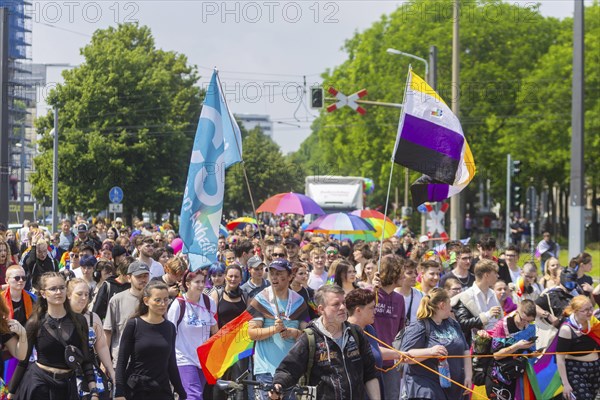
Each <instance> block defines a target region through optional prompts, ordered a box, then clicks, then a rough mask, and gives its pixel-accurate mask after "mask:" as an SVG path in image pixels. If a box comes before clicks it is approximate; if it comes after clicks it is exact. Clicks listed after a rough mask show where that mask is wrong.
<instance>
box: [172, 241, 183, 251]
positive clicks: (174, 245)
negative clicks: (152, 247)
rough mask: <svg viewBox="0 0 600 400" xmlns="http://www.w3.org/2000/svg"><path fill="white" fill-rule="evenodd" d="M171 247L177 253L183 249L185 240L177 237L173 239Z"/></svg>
mask: <svg viewBox="0 0 600 400" xmlns="http://www.w3.org/2000/svg"><path fill="white" fill-rule="evenodd" d="M171 247H172V248H173V252H174V253H175V254H177V253H179V252H180V251H181V249H183V240H181V238H175V239H173V240H172V241H171Z"/></svg>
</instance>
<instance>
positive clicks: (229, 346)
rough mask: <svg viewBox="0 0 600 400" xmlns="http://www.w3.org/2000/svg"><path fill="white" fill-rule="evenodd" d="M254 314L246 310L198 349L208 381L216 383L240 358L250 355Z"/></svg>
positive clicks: (252, 344)
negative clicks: (251, 322)
mask: <svg viewBox="0 0 600 400" xmlns="http://www.w3.org/2000/svg"><path fill="white" fill-rule="evenodd" d="M251 319H252V315H250V313H249V312H248V311H244V312H243V313H242V314H240V316H238V317H237V318H235V319H234V320H232V321H230V322H229V323H227V324H226V325H225V326H223V327H222V328H221V329H219V331H218V332H217V333H216V334H215V335H214V336H212V337H211V338H210V339H208V340H207V341H206V342H204V343H203V344H202V345H200V347H198V348H197V349H196V351H197V353H198V359H199V360H200V365H201V366H202V372H203V373H204V377H205V378H206V382H208V383H209V384H211V385H214V384H215V383H216V382H217V379H219V378H220V377H222V376H223V374H224V373H225V371H227V369H228V368H229V367H231V366H232V365H233V364H235V363H236V362H238V361H239V360H241V359H243V358H246V357H250V356H251V355H252V353H253V351H254V341H253V340H251V339H250V336H249V335H248V322H250V320H251Z"/></svg>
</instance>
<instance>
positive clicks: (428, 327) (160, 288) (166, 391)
mask: <svg viewBox="0 0 600 400" xmlns="http://www.w3.org/2000/svg"><path fill="white" fill-rule="evenodd" d="M269 222H270V223H269V224H268V226H267V229H265V230H263V231H260V232H259V231H257V230H256V229H255V227H254V226H253V225H251V224H248V225H246V226H245V227H244V228H243V229H238V230H236V231H234V232H229V234H228V235H227V236H222V237H220V238H219V242H218V254H217V258H218V262H217V263H215V264H213V265H211V266H210V267H208V268H202V269H196V268H190V265H189V263H188V260H187V259H186V257H185V256H184V255H183V254H181V251H180V250H181V239H178V236H177V234H176V233H175V232H174V231H173V229H172V227H171V226H169V224H164V225H163V226H160V227H156V226H153V225H151V224H149V223H142V222H139V223H137V224H135V226H134V227H133V228H129V227H127V226H125V225H124V224H123V221H122V220H121V219H120V218H117V219H116V220H115V221H113V222H112V223H111V224H107V223H105V221H103V220H101V219H99V220H96V221H94V223H91V222H89V221H85V220H83V219H79V220H77V221H76V222H75V223H74V224H72V223H71V221H68V220H65V221H63V222H62V224H61V231H60V232H56V233H51V232H47V231H45V230H44V229H42V228H41V227H39V226H38V225H37V224H35V223H27V224H25V226H24V227H23V228H21V229H19V230H18V231H16V232H13V231H10V230H7V229H6V228H5V227H3V226H0V285H2V288H1V289H2V293H1V296H0V314H2V315H1V317H2V318H0V340H1V342H2V344H3V348H4V350H5V352H6V353H10V354H9V355H6V356H5V357H4V358H5V359H7V361H6V362H5V363H4V364H3V365H1V368H3V371H2V372H3V373H2V375H1V376H3V377H5V379H6V382H4V381H1V382H0V385H1V386H2V391H1V392H2V393H5V394H6V396H7V397H8V398H14V399H80V398H81V399H109V398H115V399H124V398H126V399H174V398H175V394H176V395H177V396H178V398H179V399H186V398H187V399H225V398H226V397H227V393H225V392H223V391H221V390H219V389H218V388H216V387H213V386H212V385H209V384H207V381H206V378H205V376H204V374H203V372H202V369H201V366H200V362H199V360H198V356H197V353H196V349H197V348H198V346H200V345H201V344H203V343H204V342H206V341H207V340H208V339H209V338H210V337H211V336H212V335H214V334H215V333H216V332H217V331H218V330H219V329H220V328H222V327H223V326H225V325H226V324H227V323H228V322H230V321H233V320H234V319H235V318H236V317H238V316H240V315H241V314H242V313H244V312H246V311H247V312H249V313H250V314H251V316H252V319H251V321H250V322H249V326H248V335H249V337H250V339H252V340H253V341H254V343H255V345H254V354H253V356H252V357H250V358H244V359H241V360H239V361H238V362H237V363H235V364H234V365H233V366H231V367H230V368H229V369H228V370H227V371H226V372H225V374H224V375H223V379H230V380H233V379H236V378H237V377H238V376H240V375H242V373H243V372H244V371H247V370H248V371H250V373H251V374H252V376H253V379H255V380H257V381H260V382H263V383H266V384H270V385H272V386H271V387H273V389H272V390H271V391H268V392H267V391H263V390H258V389H257V390H255V389H254V388H252V387H249V388H247V390H246V391H243V392H240V393H238V395H237V396H238V398H239V399H247V398H252V399H254V398H261V399H268V398H271V399H280V398H282V399H283V398H284V399H293V398H296V397H295V396H296V395H295V394H294V393H292V392H289V391H286V389H288V388H290V387H293V386H294V385H296V384H298V383H299V382H300V383H301V384H302V385H304V386H309V387H316V392H317V398H318V399H326V400H327V399H332V400H333V399H335V400H346V399H360V400H362V399H367V398H368V399H372V400H375V399H388V400H390V399H393V400H397V399H400V398H402V399H415V400H416V399H436V400H438V399H439V400H444V399H453V400H454V399H457V398H462V397H463V396H466V395H468V394H469V393H468V392H466V391H465V388H469V389H470V388H472V386H473V385H474V384H475V385H480V386H481V385H483V386H484V387H485V392H486V394H487V397H488V398H490V399H499V400H500V399H502V400H512V399H513V398H514V393H515V388H516V383H517V380H518V379H519V378H520V377H521V376H523V374H524V373H525V367H526V363H527V359H526V358H525V357H523V356H522V354H524V353H531V352H535V351H541V350H543V349H545V348H547V347H548V346H549V345H550V343H551V342H552V340H553V339H554V337H556V335H558V342H557V343H558V344H557V351H558V352H559V354H558V355H557V365H558V373H559V375H560V379H561V381H562V385H563V387H564V389H563V393H562V394H561V396H562V397H563V398H565V399H568V400H570V399H578V400H581V399H590V400H594V399H596V400H597V399H599V398H600V360H599V357H598V351H599V350H600V344H599V343H598V342H597V341H595V340H594V339H593V338H592V337H591V335H590V331H591V329H592V315H593V314H594V313H596V315H598V310H597V309H596V307H595V306H596V304H597V303H598V302H600V285H598V286H596V287H595V288H594V287H593V285H594V282H593V280H592V278H591V277H590V276H589V275H588V273H589V272H590V271H591V269H592V257H591V256H590V255H589V254H587V253H582V254H580V255H578V256H577V257H575V258H573V259H572V260H570V262H569V264H568V265H567V266H561V265H560V263H559V261H558V259H557V256H558V254H554V257H553V256H550V253H548V254H544V253H545V252H546V251H544V253H542V254H540V257H541V260H542V264H541V265H539V268H538V265H537V264H536V263H535V262H533V261H530V262H527V263H525V264H524V265H519V255H520V248H519V247H518V246H515V245H509V246H508V247H507V248H506V249H504V251H503V252H502V254H501V255H500V256H499V257H497V249H496V242H495V240H494V238H493V237H488V236H486V237H483V238H481V239H480V240H479V242H478V243H477V245H476V248H471V247H470V246H468V245H464V244H462V243H461V242H455V241H450V242H448V243H446V244H445V249H444V250H442V251H436V250H433V249H430V248H429V247H428V241H427V240H415V238H414V237H413V234H412V233H411V232H410V230H409V229H404V230H403V234H402V237H396V236H393V237H392V238H390V239H386V240H385V241H383V243H382V244H381V246H379V243H378V242H372V243H365V242H363V241H361V240H356V241H352V240H350V239H348V238H343V237H337V238H336V237H324V236H321V235H313V234H311V233H309V232H302V229H301V227H300V224H299V222H298V221H297V220H293V219H289V220H288V219H281V220H275V219H273V220H272V221H269ZM544 240H545V241H549V240H550V235H549V233H545V234H544ZM538 247H541V248H543V249H545V250H547V251H550V250H552V249H554V248H556V246H552V245H544V246H538ZM380 255H381V258H380ZM472 354H474V355H482V354H493V357H475V358H473V356H472ZM436 371H437V372H436ZM456 383H459V384H460V385H457V384H456Z"/></svg>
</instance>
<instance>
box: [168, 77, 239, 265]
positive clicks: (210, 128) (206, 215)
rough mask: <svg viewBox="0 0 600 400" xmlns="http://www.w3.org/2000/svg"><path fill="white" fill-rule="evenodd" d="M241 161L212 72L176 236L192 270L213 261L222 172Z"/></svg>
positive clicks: (222, 189)
mask: <svg viewBox="0 0 600 400" xmlns="http://www.w3.org/2000/svg"><path fill="white" fill-rule="evenodd" d="M241 158H242V139H241V134H240V129H239V127H238V125H237V123H236V122H235V119H234V118H233V116H232V114H231V113H230V111H229V109H228V108H227V104H226V103H225V99H224V97H223V94H222V93H221V86H220V84H219V77H218V74H217V72H216V71H215V72H214V73H213V76H212V78H211V81H210V85H209V87H208V89H207V92H206V97H205V98H204V104H203V106H202V112H201V113H200V119H199V121H198V128H197V129H196V137H195V139H194V146H193V149H192V156H191V160H190V167H189V170H188V177H187V182H186V185H185V191H184V195H183V202H182V205H181V222H180V225H179V235H180V236H181V239H182V240H183V243H184V246H183V252H184V253H188V254H190V260H192V259H193V260H194V261H193V263H192V264H191V265H190V268H191V269H192V270H196V269H198V268H201V267H204V266H207V265H210V264H212V263H214V262H216V261H217V242H218V238H219V224H220V222H221V215H222V213H223V197H224V193H225V170H226V169H227V168H228V167H230V166H231V165H233V164H235V163H237V162H240V161H241ZM192 255H193V257H191V256H192Z"/></svg>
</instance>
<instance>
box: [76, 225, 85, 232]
mask: <svg viewBox="0 0 600 400" xmlns="http://www.w3.org/2000/svg"><path fill="white" fill-rule="evenodd" d="M77 232H87V225H86V224H79V225H77Z"/></svg>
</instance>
